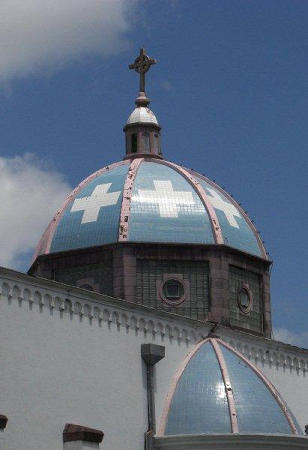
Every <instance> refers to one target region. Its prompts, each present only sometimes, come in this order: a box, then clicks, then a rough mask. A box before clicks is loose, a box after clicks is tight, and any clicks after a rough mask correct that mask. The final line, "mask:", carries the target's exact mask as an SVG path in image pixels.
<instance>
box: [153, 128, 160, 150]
mask: <svg viewBox="0 0 308 450" xmlns="http://www.w3.org/2000/svg"><path fill="white" fill-rule="evenodd" d="M153 140H154V153H158V154H161V148H160V139H159V134H158V133H154V139H153Z"/></svg>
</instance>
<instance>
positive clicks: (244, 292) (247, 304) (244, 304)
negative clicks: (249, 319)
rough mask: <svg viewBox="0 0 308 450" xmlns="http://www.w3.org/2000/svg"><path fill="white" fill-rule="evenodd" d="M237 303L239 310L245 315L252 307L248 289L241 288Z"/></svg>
mask: <svg viewBox="0 0 308 450" xmlns="http://www.w3.org/2000/svg"><path fill="white" fill-rule="evenodd" d="M237 302H238V306H239V308H240V310H241V311H242V312H243V313H245V314H247V313H249V312H250V310H251V307H252V295H251V292H250V290H249V289H248V287H246V286H243V287H242V288H241V289H240V290H239V293H238V297H237Z"/></svg>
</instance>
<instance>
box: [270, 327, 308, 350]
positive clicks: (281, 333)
mask: <svg viewBox="0 0 308 450" xmlns="http://www.w3.org/2000/svg"><path fill="white" fill-rule="evenodd" d="M273 337H274V339H275V340H276V341H281V342H285V343H286V344H290V345H296V346H297V347H305V348H308V331H303V332H300V333H296V332H293V331H290V330H287V329H286V328H274V330H273Z"/></svg>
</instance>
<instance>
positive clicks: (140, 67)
mask: <svg viewBox="0 0 308 450" xmlns="http://www.w3.org/2000/svg"><path fill="white" fill-rule="evenodd" d="M156 62H157V61H156V59H153V58H150V57H149V56H148V55H147V54H146V53H145V50H144V48H141V49H140V53H139V56H137V58H136V59H135V62H134V63H133V64H130V65H129V66H128V67H129V68H130V69H135V71H136V72H138V73H139V75H140V92H145V74H146V72H147V71H148V70H149V68H150V67H151V65H152V64H156Z"/></svg>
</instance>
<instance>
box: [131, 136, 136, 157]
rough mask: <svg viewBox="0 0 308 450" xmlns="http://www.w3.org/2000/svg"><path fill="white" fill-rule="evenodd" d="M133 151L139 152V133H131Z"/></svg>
mask: <svg viewBox="0 0 308 450" xmlns="http://www.w3.org/2000/svg"><path fill="white" fill-rule="evenodd" d="M131 143H132V145H131V153H137V133H133V134H132V135H131Z"/></svg>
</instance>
